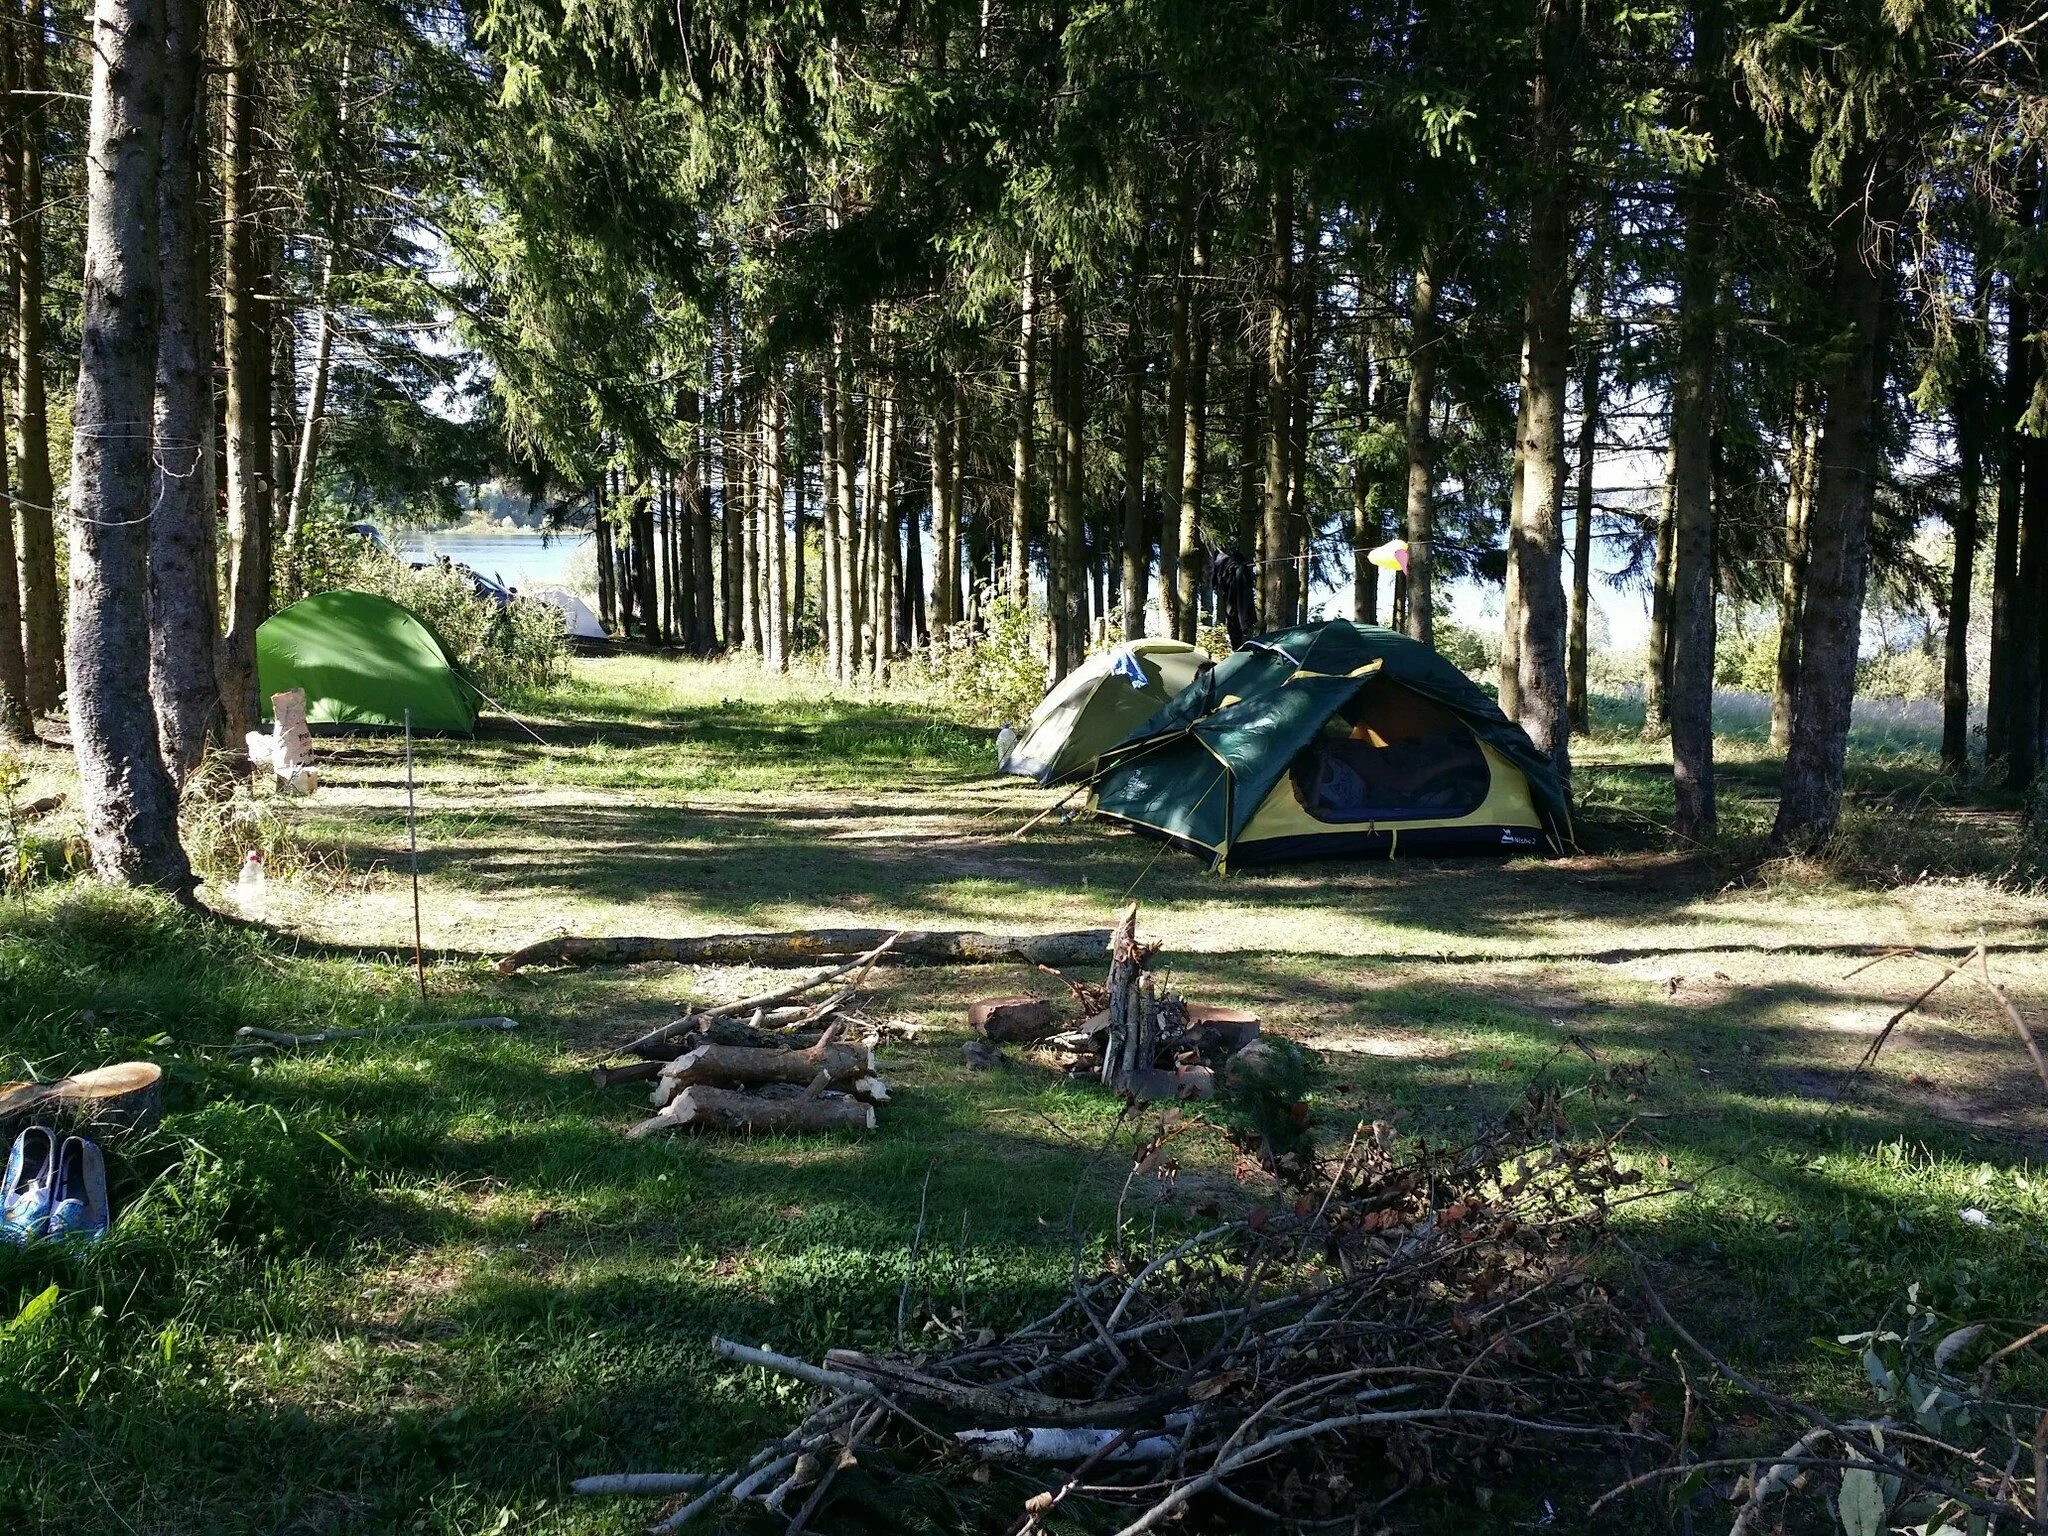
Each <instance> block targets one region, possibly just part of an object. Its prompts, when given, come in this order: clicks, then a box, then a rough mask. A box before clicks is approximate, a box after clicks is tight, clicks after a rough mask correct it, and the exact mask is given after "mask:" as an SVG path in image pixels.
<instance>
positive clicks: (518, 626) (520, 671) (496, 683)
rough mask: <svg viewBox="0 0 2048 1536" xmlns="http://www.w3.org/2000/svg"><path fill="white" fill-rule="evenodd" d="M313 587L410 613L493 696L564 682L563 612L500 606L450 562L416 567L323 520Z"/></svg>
mask: <svg viewBox="0 0 2048 1536" xmlns="http://www.w3.org/2000/svg"><path fill="white" fill-rule="evenodd" d="M301 570H302V572H303V574H304V577H305V583H306V586H307V589H308V590H309V591H326V590H329V589H332V588H334V587H352V588H354V589H355V590H357V591H359V592H374V593H376V594H377V595H378V596H380V597H388V598H390V599H391V600H392V601H393V602H394V603H397V604H399V605H400V606H402V607H404V608H407V609H409V610H411V611H412V612H413V613H414V614H416V615H417V616H418V617H419V618H420V619H421V621H422V622H424V623H425V624H426V626H427V627H428V628H429V629H431V630H432V631H433V632H434V633H435V634H436V635H438V636H439V637H440V639H441V643H442V644H443V645H445V646H446V647H447V648H448V654H449V656H450V658H452V659H453V660H454V662H455V664H456V665H457V666H458V667H460V668H461V669H462V671H463V672H464V673H465V674H466V675H467V676H468V677H469V679H470V680H471V681H472V682H474V683H475V684H476V686H477V688H478V689H479V690H480V691H482V692H483V693H484V694H485V695H486V696H487V697H488V698H491V699H497V700H502V699H504V698H506V697H507V696H508V695H511V694H515V693H519V692H522V691H525V690H530V689H534V688H543V687H546V686H547V685H549V684H551V683H555V682H559V681H560V680H561V679H562V677H563V676H564V675H565V672H566V665H565V663H566V657H567V651H566V648H565V645H564V628H563V622H562V615H561V613H560V612H559V611H558V610H556V609H555V608H552V607H550V606H549V605H548V604H546V603H541V602H529V601H527V600H525V599H514V600H513V601H512V602H511V603H509V604H507V605H505V606H503V607H501V606H499V604H498V603H497V602H496V601H494V600H493V599H491V598H486V597H479V596H477V594H476V589H475V587H474V586H473V585H472V584H471V582H470V580H469V578H468V577H467V576H465V575H464V574H463V573H462V572H461V571H458V570H456V569H454V568H453V567H450V566H445V565H429V566H425V567H423V568H422V569H419V570H414V569H413V568H412V567H411V566H409V565H407V564H406V563H405V562H404V561H402V560H399V559H397V558H395V557H394V556H392V555H390V554H387V553H386V552H385V551H383V550H381V549H377V548H375V547H374V546H372V545H371V544H369V543H368V542H367V541H366V540H364V539H362V538H359V537H357V536H356V535H354V534H352V533H349V532H348V531H347V530H346V529H341V530H340V531H339V533H338V534H337V533H336V531H335V529H334V527H333V526H332V525H323V526H322V527H321V529H320V531H319V532H318V533H313V534H310V535H309V536H308V537H307V538H306V539H305V541H304V542H303V543H302V544H301Z"/></svg>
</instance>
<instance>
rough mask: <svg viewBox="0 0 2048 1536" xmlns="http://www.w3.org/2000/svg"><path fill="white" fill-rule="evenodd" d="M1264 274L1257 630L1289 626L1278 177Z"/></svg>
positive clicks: (1288, 223) (1286, 337) (1285, 296)
mask: <svg viewBox="0 0 2048 1536" xmlns="http://www.w3.org/2000/svg"><path fill="white" fill-rule="evenodd" d="M1268 214H1269V217H1268V221H1267V253H1266V259H1267V264H1268V265H1267V275H1266V481H1265V498H1264V501H1263V502H1262V504H1261V507H1260V518H1261V521H1260V539H1259V543H1260V554H1259V558H1260V559H1261V561H1263V562H1264V563H1263V564H1261V565H1260V567H1259V626H1260V627H1261V628H1262V629H1266V630H1275V629H1282V628H1285V627H1286V626H1288V625H1290V624H1292V623H1293V622H1294V603H1293V595H1294V594H1293V591H1292V589H1291V587H1290V585H1289V583H1288V580H1287V573H1288V566H1289V560H1288V556H1289V555H1291V554H1292V553H1293V552H1294V550H1293V542H1294V541H1293V539H1292V538H1291V537H1290V535H1291V534H1292V532H1293V528H1292V519H1291V518H1290V517H1289V515H1288V514H1289V513H1290V512H1291V511H1292V510H1293V508H1292V503H1291V501H1290V499H1289V491H1290V489H1291V478H1292V477H1291V472H1290V470H1291V466H1290V455H1289V452H1288V449H1289V446H1290V443H1291V440H1292V436H1293V430H1294V387H1293V368H1292V362H1293V352H1292V340H1293V328H1294V177H1293V175H1292V174H1291V173H1289V172H1281V173H1279V174H1278V175H1277V176H1276V177H1275V184H1274V187H1273V191H1272V194H1271V200H1270V202H1269V204H1268Z"/></svg>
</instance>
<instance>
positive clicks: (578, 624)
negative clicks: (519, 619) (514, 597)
mask: <svg viewBox="0 0 2048 1536" xmlns="http://www.w3.org/2000/svg"><path fill="white" fill-rule="evenodd" d="M520 595H521V596H523V597H529V598H531V599H533V601H535V602H536V603H546V604H547V605H548V606H549V607H550V608H553V609H555V610H557V611H558V612H559V613H560V614H561V615H562V629H563V632H564V633H565V634H567V635H568V637H569V638H570V639H571V640H603V639H605V638H606V636H605V632H604V626H603V625H602V624H600V623H598V622H597V615H596V614H594V613H592V612H591V611H590V604H588V603H586V602H585V601H583V599H582V597H581V596H579V595H578V594H577V593H574V592H571V591H570V590H569V589H568V588H567V587H541V588H539V589H537V590H535V591H532V592H525V593H521V594H520Z"/></svg>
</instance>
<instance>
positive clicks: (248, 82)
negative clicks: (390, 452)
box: [220, 3, 274, 747]
mask: <svg viewBox="0 0 2048 1536" xmlns="http://www.w3.org/2000/svg"><path fill="white" fill-rule="evenodd" d="M254 27H255V21H254V18H253V17H252V16H251V14H250V12H249V10H248V8H247V6H246V4H242V3H236V4H234V6H233V8H232V11H231V14H230V16H229V18H228V30H229V46H230V48H231V50H232V52H231V55H230V59H229V63H228V68H227V75H226V79H227V103H226V113H225V117H226V121H225V127H224V130H223V133H224V137H225V139H226V146H225V158H226V161H227V173H226V180H225V183H224V185H223V187H222V197H223V206H222V220H223V223H224V224H225V226H226V236H225V238H226V244H227V251H226V262H225V268H224V271H223V274H222V279H221V288H222V295H223V301H222V302H223V314H222V325H221V346H222V352H223V361H224V363H225V365H226V370H227V460H228V465H227V468H228V488H227V489H228V495H227V522H228V591H227V632H226V634H224V635H223V636H222V638H221V646H220V695H221V714H222V718H223V721H224V724H225V728H226V731H227V738H228V742H229V744H230V746H231V747H239V746H240V744H241V742H242V739H243V737H244V736H245V735H246V734H247V733H248V732H250V731H253V730H255V729H256V728H257V726H258V724H259V723H260V722H261V720H262V707H261V702H260V700H259V699H258V698H257V687H258V682H257V675H256V627H257V626H258V625H259V624H261V623H262V622H263V621H264V619H266V618H267V617H269V607H270V516H271V502H272V492H273V481H272V479H271V475H272V471H273V468H274V466H273V464H272V461H271V442H270V425H271V424H270V414H271V399H270V394H271V389H270V384H271V373H270V370H271V355H270V302H269V299H268V296H267V290H268V286H269V283H268V274H267V273H266V272H265V270H264V262H263V238H262V230H261V227H260V225H259V222H258V220H259V213H258V206H257V204H258V198H259V191H258V185H257V183H258V179H259V178H258V175H257V169H256V139H257V135H258V133H259V131H260V129H259V126H258V112H259V98H258V90H259V85H258V60H257V57H256V39H255V36H254Z"/></svg>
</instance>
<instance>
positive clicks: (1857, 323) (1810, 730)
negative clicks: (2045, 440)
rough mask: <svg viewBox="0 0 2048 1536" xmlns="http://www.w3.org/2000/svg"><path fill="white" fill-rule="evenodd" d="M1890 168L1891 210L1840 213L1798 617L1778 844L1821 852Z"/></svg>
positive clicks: (1872, 456)
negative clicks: (1834, 340) (1830, 363)
mask: <svg viewBox="0 0 2048 1536" xmlns="http://www.w3.org/2000/svg"><path fill="white" fill-rule="evenodd" d="M1895 175H1896V173H1895V172H1893V171H1892V170H1891V168H1890V167H1889V166H1888V165H1885V164H1880V165H1879V166H1878V167H1877V168H1876V169H1875V171H1874V172H1873V173H1871V175H1870V177H1869V178H1868V181H1867V182H1866V178H1864V177H1861V176H1852V177H1849V178H1846V179H1845V185H1848V186H1852V187H1862V186H1865V185H1866V184H1868V185H1870V186H1872V187H1873V188H1874V191H1873V192H1872V194H1871V195H1872V196H1873V197H1874V198H1876V199H1879V200H1880V206H1877V207H1872V208H1869V209H1867V210H1865V211H1864V212H1863V213H1862V214H1860V215H1859V214H1857V213H1855V212H1852V213H1850V214H1849V215H1848V216H1847V217H1846V218H1844V219H1843V220H1842V221H1841V224H1840V230H1841V233H1839V234H1838V236H1837V242H1836V250H1835V276H1834V295H1833V297H1834V308H1835V315H1836V318H1837V322H1838V324H1839V326H1840V327H1841V331H1842V333H1843V335H1844V338H1845V339H1844V341H1843V342H1842V343H1841V345H1840V349H1839V352H1838V361H1837V363H1836V365H1835V368H1834V370H1833V373H1832V376H1831V377H1830V379H1829V382H1828V388H1827V405H1826V407H1825V410H1824V413H1823V417H1822V423H1821V436H1820V448H1819V463H1818V466H1817V469H1816V472H1815V475H1814V487H1813V505H1812V509H1811V512H1810V514H1809V520H1808V529H1807V541H1806V543H1807V552H1806V559H1807V567H1806V601H1805V604H1804V609H1803V611H1802V613H1801V615H1800V623H1799V672H1798V683H1797V686H1796V688H1795V691H1794V694H1793V703H1792V744H1791V747H1790V748H1789V750H1788V751H1787V753H1786V756H1785V773H1784V784H1783V789H1782V792H1781V794H1780V797H1779V801H1778V817H1777V821H1776V824H1775V825H1774V826H1773V827H1772V829H1771V841H1772V843H1773V845H1774V846H1776V847H1779V848H1791V849H1798V850H1802V851H1811V850H1813V849H1816V848H1818V847H1819V846H1820V845H1821V844H1822V843H1824V842H1826V841H1827V839H1828V838H1829V837H1830V836H1831V835H1832V834H1833V832H1834V830H1835V822H1836V820H1837V818H1838V817H1839V816H1840V814H1841V808H1842V763H1843V756H1844V754H1845V752H1846V750H1847V747H1848V741H1849V720H1850V710H1851V707H1852V706H1853V704H1854V702H1855V697H1856V651H1857V642H1858V640H1859V638H1860V636H1861V632H1862V623H1863V595H1864V586H1865V583H1866V582H1867V580H1868V578H1869V566H1870V558H1869V557H1870V518H1871V510H1872V505H1873V503H1874V500H1875V491H1876V485H1877V479H1878V472H1879V468H1880V454H1879V445H1878V434H1877V422H1876V416H1877V405H1878V389H1879V379H1880V374H1881V368H1880V354H1881V351H1882V341H1883V337H1882V331H1883V322H1884V302H1885V291H1886V288H1887V286H1888V285H1889V282H1890V277H1891V267H1890V257H1889V255H1888V254H1882V253H1883V251H1884V247H1883V244H1882V242H1884V241H1887V240H1888V239H1889V238H1890V235H1889V231H1890V227H1891V224H1892V222H1893V219H1894V217H1895V216H1896V213H1897V210H1898V206H1899V203H1900V202H1901V201H1902V193H1901V190H1900V189H1899V188H1898V186H1897V185H1896V184H1895V179H1894V178H1895Z"/></svg>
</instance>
